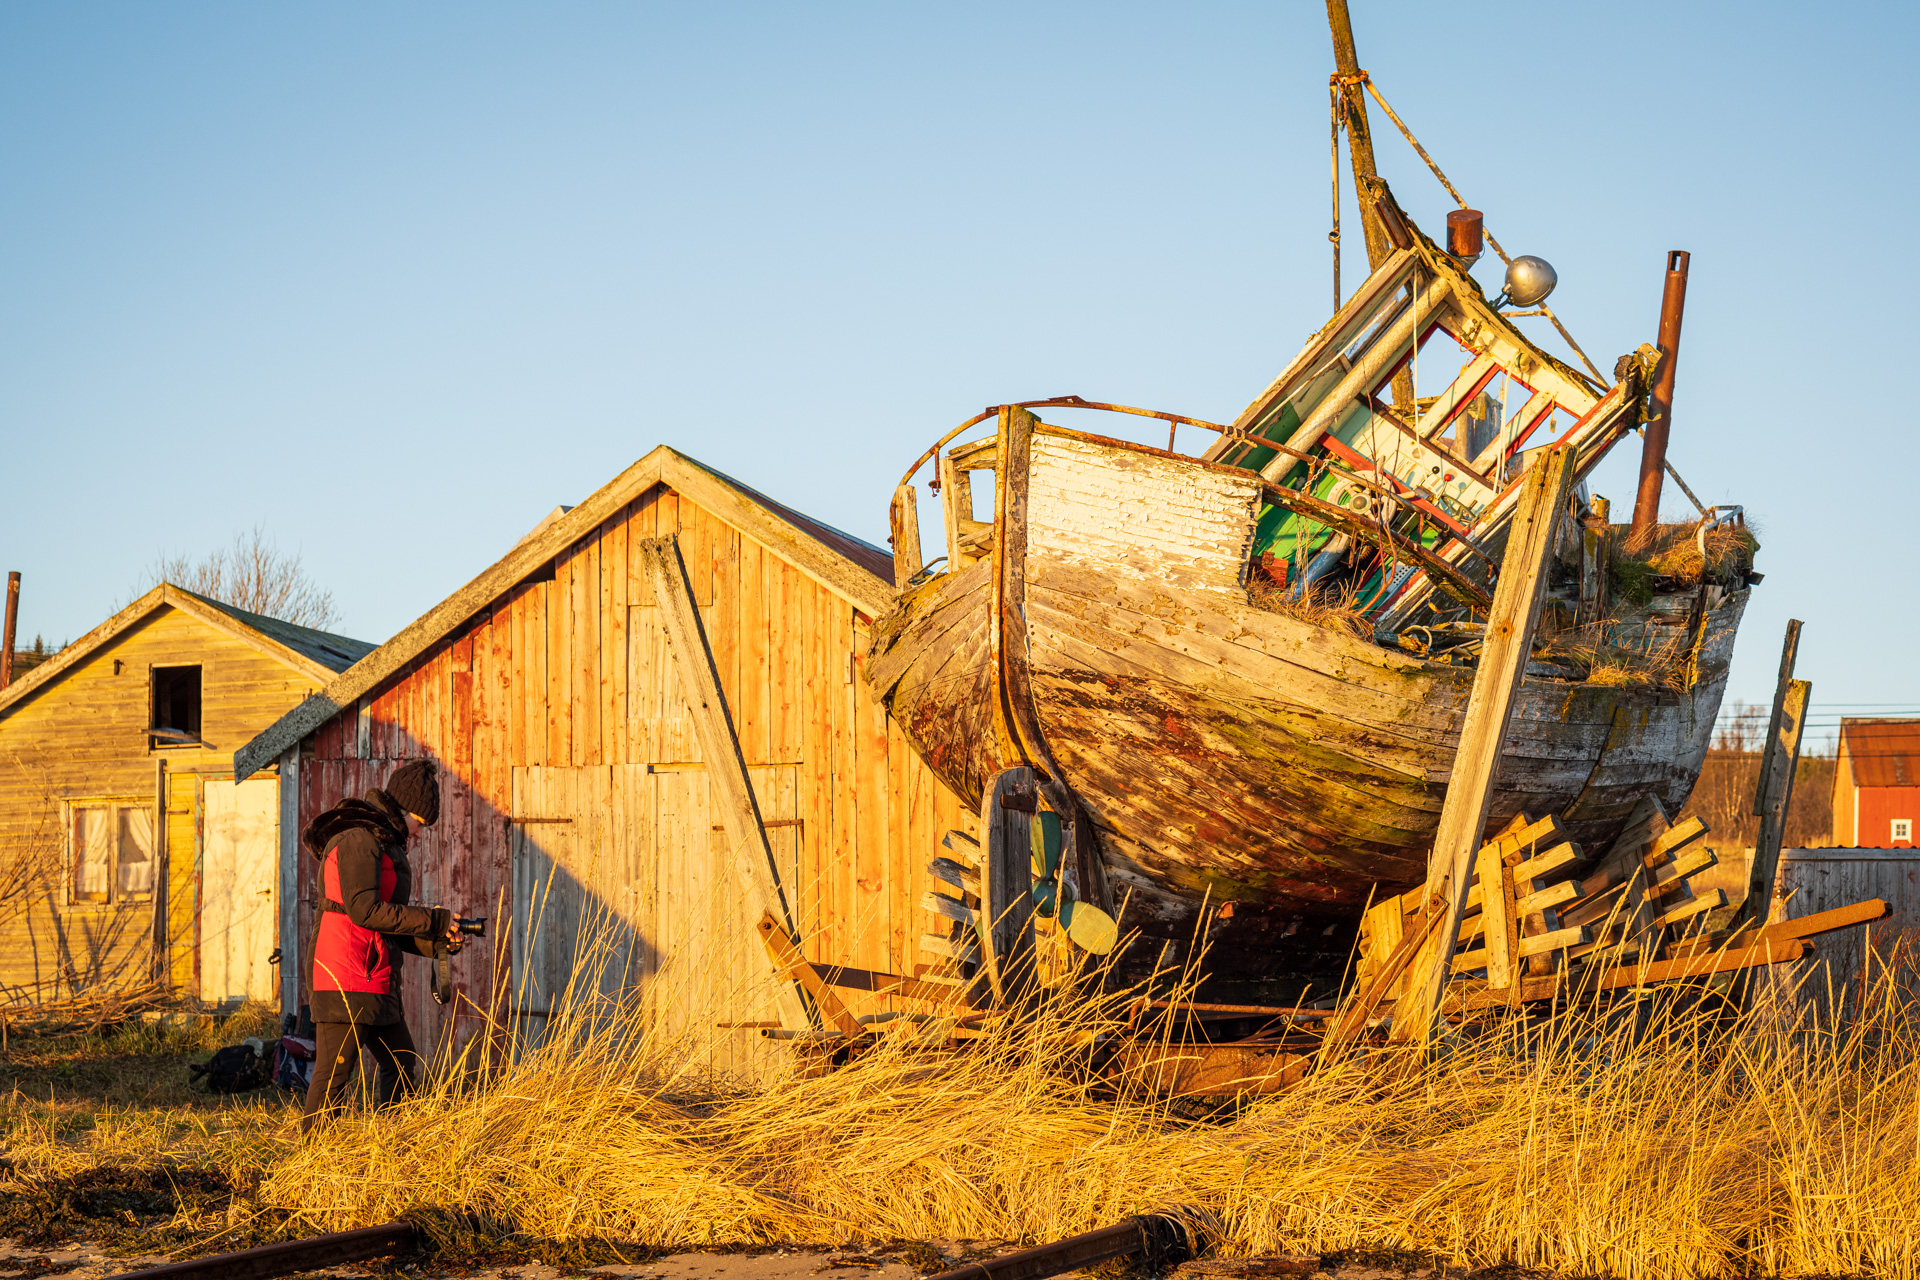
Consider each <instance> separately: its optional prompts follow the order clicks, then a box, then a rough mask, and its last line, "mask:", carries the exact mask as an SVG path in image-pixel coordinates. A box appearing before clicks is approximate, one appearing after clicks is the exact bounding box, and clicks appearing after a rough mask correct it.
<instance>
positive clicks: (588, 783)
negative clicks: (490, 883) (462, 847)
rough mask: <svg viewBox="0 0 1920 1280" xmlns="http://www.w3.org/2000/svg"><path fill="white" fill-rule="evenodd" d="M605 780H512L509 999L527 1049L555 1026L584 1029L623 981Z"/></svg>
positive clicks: (558, 776)
mask: <svg viewBox="0 0 1920 1280" xmlns="http://www.w3.org/2000/svg"><path fill="white" fill-rule="evenodd" d="M610 774H611V770H609V769H608V768H606V767H604V766H592V767H588V768H578V769H572V768H548V767H544V766H534V767H528V768H521V769H515V770H514V771H513V826H512V831H513V839H512V844H511V849H510V853H511V857H512V875H513V908H512V920H511V923H510V928H511V930H512V948H513V959H512V966H513V967H512V974H511V982H512V990H511V1001H510V1003H509V1009H510V1010H511V1013H512V1015H513V1016H514V1018H515V1019H516V1021H517V1022H518V1023H519V1024H520V1029H521V1032H522V1039H523V1040H524V1042H525V1043H527V1044H537V1043H539V1042H540V1041H541V1040H543V1039H544V1038H545V1036H546V1034H547V1032H548V1030H549V1029H550V1028H551V1027H552V1026H553V1025H554V1022H555V1020H556V1019H557V1018H561V1017H564V1016H567V1015H568V1014H569V1013H571V1014H572V1016H575V1017H577V1018H582V1019H589V1020H590V1019H592V1018H594V1017H597V1016H599V1015H600V1013H601V1012H603V1008H602V1006H604V1005H605V1004H606V1003H607V1002H609V1001H612V1002H617V1001H618V1000H619V999H620V997H621V995H622V993H623V992H624V990H625V988H626V986H627V982H628V978H627V973H628V969H629V959H628V956H629V953H630V952H631V950H632V947H631V945H630V939H629V936H628V935H629V934H630V933H631V930H630V928H629V927H628V926H627V925H626V924H625V921H624V920H623V918H622V913H621V911H620V904H619V894H618V885H617V880H618V876H617V875H610V874H609V873H610V872H612V871H614V870H615V868H614V867H613V866H612V865H611V863H610V859H609V856H608V849H607V843H608V836H609V834H610V831H611V829H612V827H613V825H614V824H613V822H612V820H611V819H612V815H611V814H610V813H609V811H608V806H609V803H610V801H611V796H610V793H609V778H610Z"/></svg>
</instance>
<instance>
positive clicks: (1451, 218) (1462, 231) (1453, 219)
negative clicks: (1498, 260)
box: [1447, 209, 1485, 262]
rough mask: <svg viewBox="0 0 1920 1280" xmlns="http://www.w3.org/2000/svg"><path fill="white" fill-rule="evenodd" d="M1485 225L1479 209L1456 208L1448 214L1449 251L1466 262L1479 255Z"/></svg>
mask: <svg viewBox="0 0 1920 1280" xmlns="http://www.w3.org/2000/svg"><path fill="white" fill-rule="evenodd" d="M1484 226H1485V217H1484V215H1483V214H1482V213H1481V212H1480V211H1479V210H1478V209H1455V210H1454V211H1453V212H1452V213H1450V214H1448V215H1447V252H1448V253H1450V254H1452V255H1453V256H1454V257H1456V258H1460V259H1462V260H1463V261H1466V262H1471V261H1473V260H1474V259H1475V258H1477V257H1479V256H1480V251H1481V248H1482V241H1481V237H1482V234H1483V230H1482V229H1483V228H1484Z"/></svg>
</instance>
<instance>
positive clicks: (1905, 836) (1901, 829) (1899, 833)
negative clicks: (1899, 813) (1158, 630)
mask: <svg viewBox="0 0 1920 1280" xmlns="http://www.w3.org/2000/svg"><path fill="white" fill-rule="evenodd" d="M1893 839H1894V842H1895V843H1896V844H1898V843H1901V842H1903V841H1904V842H1905V843H1907V844H1912V843H1913V819H1912V818H1895V819H1894V820H1893Z"/></svg>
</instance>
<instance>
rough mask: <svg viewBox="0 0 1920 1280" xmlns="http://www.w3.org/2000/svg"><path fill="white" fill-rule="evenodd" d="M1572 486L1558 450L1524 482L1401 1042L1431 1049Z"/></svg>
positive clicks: (1456, 772) (1431, 865)
mask: <svg viewBox="0 0 1920 1280" xmlns="http://www.w3.org/2000/svg"><path fill="white" fill-rule="evenodd" d="M1572 481H1573V455H1572V452H1571V451H1570V450H1567V449H1563V448H1555V449H1550V450H1548V451H1546V453H1545V454H1544V455H1543V456H1542V457H1541V458H1540V460H1539V461H1537V462H1535V463H1534V464H1533V466H1532V468H1531V469H1529V470H1528V472H1527V476H1526V479H1525V480H1524V481H1523V483H1522V489H1521V494H1520V501H1519V504H1518V506H1517V508H1516V510H1515V512H1514V517H1513V524H1512V527H1511V530H1510V532H1509V534H1508V536H1507V551H1506V555H1505V556H1504V557H1503V558H1502V559H1501V563H1500V581H1499V584H1498V585H1497V586H1496V587H1495V588H1494V593H1493V609H1492V611H1491V612H1490V613H1489V614H1488V616H1487V631H1486V640H1485V642H1484V645H1483V648H1482V650H1481V655H1480V669H1479V672H1478V673H1477V674H1476V675H1475V677H1474V681H1473V693H1472V695H1471V697H1470V698H1469V699H1468V701H1467V715H1466V722H1465V724H1464V725H1463V726H1462V728H1461V732H1460V747H1459V750H1458V751H1457V752H1456V753H1455V754H1454V759H1453V776H1452V778H1451V779H1450V780H1449V782H1448V783H1447V798H1446V802H1445V803H1444V805H1443V806H1442V807H1441V810H1440V827H1439V830H1438V831H1437V832H1435V834H1434V842H1433V854H1432V856H1431V857H1430V858H1429V859H1428V861H1427V884H1426V888H1427V892H1428V894H1430V895H1431V894H1437V895H1439V896H1440V897H1441V898H1442V900H1443V902H1444V903H1445V920H1444V922H1443V923H1442V924H1441V926H1440V933H1439V946H1438V948H1437V951H1438V954H1437V955H1436V956H1435V957H1434V959H1433V961H1432V962H1430V963H1429V964H1427V966H1426V969H1425V972H1423V973H1417V974H1415V975H1414V976H1415V979H1416V986H1415V987H1414V989H1413V990H1410V991H1409V993H1408V994H1409V996H1410V997H1412V998H1411V999H1409V1000H1407V1001H1403V1002H1402V1004H1403V1005H1404V1006H1405V1008H1406V1013H1405V1015H1404V1016H1402V1015H1396V1016H1395V1018H1394V1020H1393V1038H1394V1039H1395V1040H1399V1041H1404V1042H1416V1043H1420V1044H1425V1043H1426V1042H1427V1041H1428V1040H1429V1039H1430V1038H1431V1037H1432V1035H1433V1027H1434V1022H1435V1020H1436V1019H1437V1018H1438V1017H1439V1016H1440V997H1441V993H1442V992H1443V991H1445V989H1446V985H1447V980H1448V978H1449V977H1450V976H1451V973H1452V968H1453V949H1454V945H1455V940H1456V938H1457V937H1458V935H1459V932H1460V918H1461V916H1462V915H1464V914H1465V912H1466V905H1467V893H1468V891H1469V890H1470V889H1471V888H1472V883H1471V881H1472V877H1471V874H1470V873H1471V871H1472V868H1473V858H1474V854H1475V853H1476V852H1477V851H1478V850H1479V847H1480V843H1481V834H1482V833H1483V832H1484V831H1485V830H1486V826H1487V810H1488V809H1489V808H1490V807H1491V805H1492V802H1493V785H1494V779H1495V775H1496V774H1497V772H1498V770H1499V764H1500V750H1501V747H1502V745H1503V744H1504V743H1505V742H1506V738H1507V727H1508V725H1509V724H1510V723H1511V721H1512V719H1513V707H1514V702H1515V701H1516V699H1517V695H1518V694H1519V692H1520V682H1521V681H1522V680H1523V679H1524V678H1525V676H1526V671H1527V659H1528V656H1529V653H1530V651H1531V647H1532V643H1533V629H1534V626H1535V624H1536V623H1538V622H1539V620H1540V598H1541V592H1542V589H1543V588H1544V587H1545V586H1546V566H1547V561H1548V559H1549V558H1550V557H1551V556H1552V555H1553V544H1554V540H1555V537H1556V536H1557V534H1558V532H1559V528H1560V520H1561V516H1562V513H1563V512H1564V511H1565V509H1566V504H1567V491H1568V488H1569V487H1570V486H1571V484H1572Z"/></svg>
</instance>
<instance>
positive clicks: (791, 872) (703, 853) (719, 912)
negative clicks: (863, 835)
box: [615, 764, 809, 1076]
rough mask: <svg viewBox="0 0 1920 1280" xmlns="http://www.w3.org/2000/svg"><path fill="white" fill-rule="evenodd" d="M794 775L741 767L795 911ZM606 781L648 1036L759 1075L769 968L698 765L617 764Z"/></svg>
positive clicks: (707, 1061)
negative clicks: (627, 875) (615, 796)
mask: <svg viewBox="0 0 1920 1280" xmlns="http://www.w3.org/2000/svg"><path fill="white" fill-rule="evenodd" d="M799 775H800V769H799V767H798V766H797V765H767V766H760V767H755V768H750V769H749V770H748V778H749V780H750V781H751V782H752V784H753V789H754V794H755V798H756V799H757V800H758V802H759V805H760V811H761V817H762V820H763V821H765V822H766V824H767V836H768V839H769V841H770V842H771V844H772V847H773V851H774V860H775V865H776V869H777V871H778V874H779V877H780V883H781V886H782V888H783V890H784V891H785V893H786V896H787V898H788V901H789V903H790V904H791V907H792V909H793V910H794V911H795V912H797V913H800V914H801V915H802V917H803V918H804V914H805V912H804V907H803V902H804V901H805V900H806V899H807V898H808V897H809V895H806V894H805V893H804V892H803V891H802V887H801V886H799V885H798V882H797V879H796V877H797V875H798V871H799V866H800V842H801V838H802V835H803V832H802V829H801V826H800V818H799V785H800V783H799ZM615 789H616V792H618V793H619V794H620V800H619V801H618V802H617V803H616V806H615V807H616V809H617V810H618V811H620V812H622V813H623V814H624V815H625V816H626V823H625V830H626V832H627V842H626V847H625V850H624V853H625V856H626V859H627V861H628V865H630V866H631V867H632V868H633V877H632V891H631V894H630V897H629V899H628V902H629V910H630V912H631V914H630V916H629V919H630V920H631V922H632V925H633V929H634V936H635V939H636V945H637V947H638V949H639V956H640V958H641V963H639V964H637V965H636V969H635V971H636V976H637V978H638V979H639V980H640V981H641V982H642V983H643V984H644V985H643V1007H644V1008H645V1010H646V1013H647V1016H648V1019H649V1023H650V1027H651V1029H652V1031H653V1033H654V1034H656V1035H661V1036H668V1037H672V1038H674V1039H675V1040H676V1041H678V1042H679V1045H680V1048H681V1050H682V1051H683V1053H684V1055H685V1056H686V1057H687V1058H688V1059H690V1060H692V1061H693V1062H695V1063H696V1064H698V1065H700V1066H703V1067H706V1068H708V1069H710V1070H714V1071H717V1072H720V1073H723V1074H729V1075H740V1076H758V1075H763V1074H765V1073H766V1072H768V1071H769V1070H771V1069H772V1068H773V1067H775V1066H777V1065H778V1063H779V1062H780V1060H781V1059H780V1057H779V1054H778V1050H777V1048H776V1046H775V1045H774V1043H773V1042H771V1041H768V1040H766V1039H765V1038H764V1037H762V1036H761V1035H760V1026H761V1025H767V1026H771V1025H777V1024H778V1021H779V1016H780V1015H779V1011H778V1009H777V1007H776V1004H775V998H774V997H775V988H774V984H773V980H772V976H771V965H770V962H769V961H768V959H767V953H766V949H765V947H764V946H763V945H762V944H761V942H760V937H759V934H758V932H757V931H756V929H755V927H754V926H755V920H754V919H753V916H752V912H751V910H750V909H749V907H748V905H747V901H746V894H745V893H744V891H743V890H742V888H741V885H740V878H739V875H738V872H737V871H736V870H735V867H734V851H733V848H732V845H731V842H730V840H729V838H728V835H727V831H726V829H725V826H724V824H722V823H721V822H720V820H719V816H718V815H719V808H718V806H717V805H715V804H714V802H713V797H712V794H711V784H710V783H709V780H708V774H707V770H706V769H705V767H704V766H699V765H686V764H675V765H632V766H627V767H624V768H622V769H619V770H616V774H615ZM802 927H803V928H804V927H805V925H804V924H803V925H802ZM750 1024H759V1025H750Z"/></svg>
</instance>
